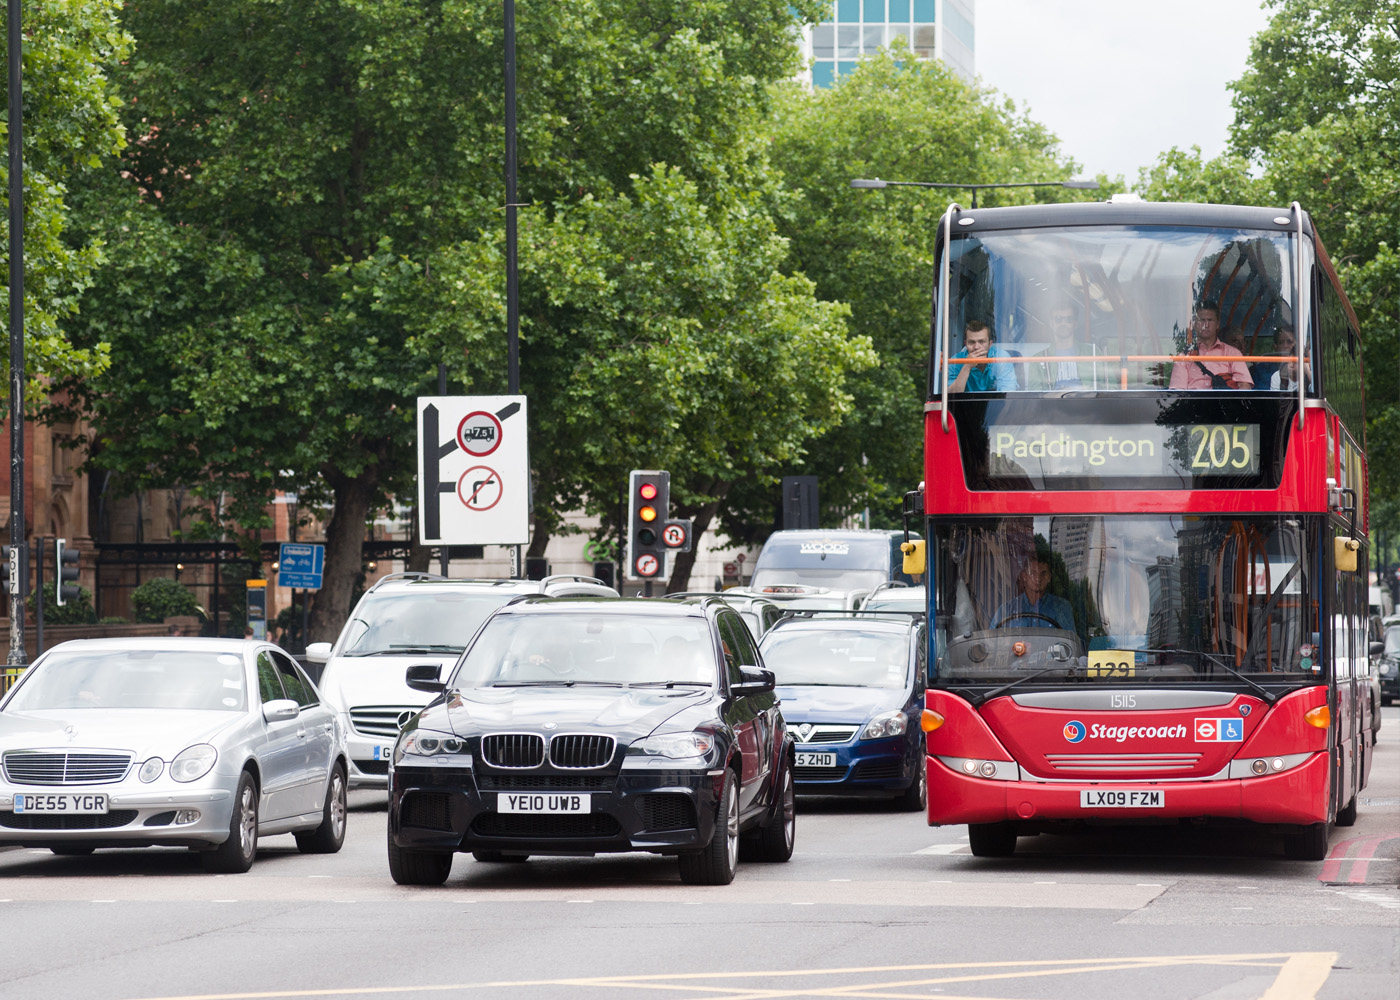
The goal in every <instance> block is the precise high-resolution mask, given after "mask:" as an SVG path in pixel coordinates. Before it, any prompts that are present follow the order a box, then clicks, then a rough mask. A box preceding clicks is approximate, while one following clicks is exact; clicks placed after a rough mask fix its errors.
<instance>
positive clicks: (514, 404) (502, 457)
mask: <svg viewBox="0 0 1400 1000" xmlns="http://www.w3.org/2000/svg"><path fill="white" fill-rule="evenodd" d="M526 413H527V411H526V402H525V397H524V396H420V397H419V399H418V510H419V511H420V512H421V515H422V516H421V517H420V518H419V529H418V531H419V541H420V542H421V543H422V544H423V545H522V544H525V543H527V542H529V541H530V447H529V434H528V432H527V420H526ZM483 460H484V461H483Z"/></svg>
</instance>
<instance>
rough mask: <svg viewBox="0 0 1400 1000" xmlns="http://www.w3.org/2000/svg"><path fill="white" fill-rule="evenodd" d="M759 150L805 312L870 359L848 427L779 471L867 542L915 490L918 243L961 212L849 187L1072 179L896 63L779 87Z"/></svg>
mask: <svg viewBox="0 0 1400 1000" xmlns="http://www.w3.org/2000/svg"><path fill="white" fill-rule="evenodd" d="M771 135H772V137H771V143H772V146H771V153H770V155H771V158H772V161H773V164H774V166H775V167H776V168H777V169H779V170H781V171H782V172H783V174H784V175H785V179H786V186H787V188H788V189H790V190H791V191H794V192H796V194H794V195H791V196H788V195H786V194H784V195H782V196H781V197H780V198H779V199H778V200H777V201H776V202H775V205H774V211H775V213H776V214H778V215H779V217H780V219H781V222H780V226H779V232H780V233H781V234H782V235H784V236H786V237H787V238H788V240H789V242H790V244H791V247H792V257H791V263H790V265H789V266H790V267H791V268H792V270H793V271H795V272H800V273H802V274H805V275H806V276H807V277H808V278H810V279H811V280H812V281H814V282H815V283H816V288H817V294H818V295H819V296H820V297H821V298H823V299H826V300H829V301H839V302H843V303H846V304H847V305H848V306H849V307H850V311H851V317H850V325H851V330H852V332H853V333H855V334H857V335H859V336H861V337H863V338H867V339H868V340H869V341H870V342H871V343H872V344H873V345H874V347H875V350H876V352H877V353H878V355H879V359H880V363H879V365H878V366H877V367H873V368H871V369H869V370H868V371H866V372H865V373H863V374H862V375H860V376H858V377H857V378H855V379H854V380H853V381H852V383H851V388H850V391H851V393H852V395H853V397H854V403H853V411H852V414H851V416H850V417H849V418H848V419H846V420H844V421H843V422H842V424H841V425H840V426H839V427H837V428H835V429H833V430H832V431H831V432H830V433H829V434H827V436H826V437H824V438H823V439H822V440H821V443H820V445H815V444H813V445H812V446H810V447H808V448H807V449H806V454H805V455H804V456H803V457H801V458H800V459H799V460H797V461H794V462H793V463H791V465H790V466H789V467H788V468H786V469H784V470H782V471H783V472H786V473H789V474H803V473H805V474H815V475H817V476H818V477H819V479H820V483H821V501H822V507H823V510H824V512H825V513H824V517H825V518H826V519H827V520H828V523H830V521H832V520H835V519H836V518H839V517H840V516H841V515H843V514H847V513H850V512H852V511H855V510H859V509H861V508H863V507H869V508H870V509H871V512H872V521H873V523H874V525H875V526H895V525H897V524H898V519H899V510H900V505H901V497H902V495H903V494H904V493H905V492H907V491H909V490H912V489H914V488H915V487H916V486H917V485H918V483H919V481H920V480H921V479H922V478H923V469H922V456H923V413H922V408H923V407H922V404H923V402H924V400H925V398H926V396H925V386H926V384H927V382H926V379H927V364H928V341H929V329H930V319H929V312H930V303H931V293H932V289H933V249H934V236H935V233H936V231H937V224H938V219H939V217H940V216H941V215H942V213H943V212H944V210H945V209H946V208H947V206H948V203H949V202H951V201H957V202H959V203H961V204H963V205H967V204H968V203H969V200H970V199H969V192H966V191H956V190H936V189H931V190H915V189H893V188H892V189H886V190H883V191H859V190H853V189H852V188H851V186H850V182H851V180H852V179H853V178H857V177H881V178H885V179H887V180H905V181H935V182H946V183H959V182H965V183H995V182H1009V181H1055V180H1060V179H1068V178H1070V177H1071V176H1073V175H1074V171H1075V164H1074V162H1073V161H1072V160H1070V159H1068V158H1066V157H1064V156H1062V155H1061V153H1060V151H1059V144H1058V140H1057V139H1056V138H1055V136H1054V135H1052V134H1051V133H1050V132H1049V131H1048V130H1046V129H1045V127H1044V126H1042V125H1039V124H1037V123H1036V122H1034V121H1032V120H1031V119H1030V118H1029V117H1028V116H1027V115H1026V114H1024V113H1022V112H1021V111H1019V110H1017V108H1016V107H1015V105H1014V104H1013V103H1011V102H1009V101H1003V100H1002V99H1000V98H999V97H998V96H997V95H996V94H995V93H994V92H991V91H987V90H983V89H981V88H978V87H974V86H970V85H969V84H967V83H965V82H964V81H963V80H962V79H961V78H959V77H958V76H957V75H956V74H954V73H953V72H952V71H951V70H949V69H948V68H947V67H946V66H944V65H943V64H941V63H938V62H929V61H922V60H915V59H911V58H908V56H907V54H906V53H904V52H902V51H900V52H893V53H886V54H882V55H879V56H875V57H866V58H865V59H863V60H861V62H860V64H859V66H858V68H857V69H856V70H855V72H853V73H851V74H850V75H847V76H843V77H842V78H841V79H840V80H839V81H838V83H837V84H836V86H834V87H831V88H829V89H819V90H807V89H805V88H803V87H800V86H798V85H795V84H784V85H781V86H780V87H779V88H778V92H777V97H776V110H775V113H774V115H773V118H772V125H771ZM1103 180H1104V182H1105V184H1106V183H1107V179H1106V178H1104V179H1103ZM1070 197H1071V193H1070V192H1068V191H1064V190H1061V189H1055V188H1045V189H1034V188H1023V189H1014V188H1013V189H1010V190H1006V191H987V192H982V196H981V199H980V201H981V202H982V203H985V204H987V205H996V204H1019V203H1028V202H1033V201H1051V200H1061V199H1068V198H1070ZM1093 197H1103V192H1097V193H1095V194H1094V195H1093ZM745 492H746V497H745V498H744V499H745V500H746V501H747V504H748V510H747V513H746V516H736V518H735V519H734V520H735V521H736V522H741V521H747V525H748V530H749V531H750V532H752V529H753V527H754V526H756V525H765V524H767V523H769V522H770V520H771V517H772V512H773V511H774V510H775V509H776V506H777V504H776V492H775V491H773V490H772V489H771V488H769V486H768V483H753V484H752V486H751V487H750V488H749V489H748V490H746V491H745ZM740 503H741V501H740V500H738V499H736V506H739V505H740ZM734 530H735V533H736V534H742V533H744V532H745V526H744V525H743V524H741V523H735V525H734Z"/></svg>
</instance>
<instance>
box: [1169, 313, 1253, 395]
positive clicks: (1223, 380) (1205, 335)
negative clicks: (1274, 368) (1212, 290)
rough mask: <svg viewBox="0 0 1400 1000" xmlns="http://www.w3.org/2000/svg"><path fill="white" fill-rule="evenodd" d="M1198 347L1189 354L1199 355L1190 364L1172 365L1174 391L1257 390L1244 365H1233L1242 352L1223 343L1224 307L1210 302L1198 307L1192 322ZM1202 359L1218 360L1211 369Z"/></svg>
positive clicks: (1172, 386)
mask: <svg viewBox="0 0 1400 1000" xmlns="http://www.w3.org/2000/svg"><path fill="white" fill-rule="evenodd" d="M1191 332H1192V333H1193V334H1194V335H1195V340H1196V343H1195V346H1193V347H1192V348H1191V350H1190V351H1189V352H1188V353H1190V354H1193V355H1196V356H1197V357H1194V358H1192V359H1191V360H1190V361H1177V362H1175V363H1174V364H1173V365H1172V379H1171V388H1173V389H1253V388H1254V377H1253V376H1252V375H1250V374H1249V367H1248V366H1247V365H1245V363H1244V362H1243V361H1233V360H1230V359H1232V358H1238V357H1239V356H1240V350H1239V348H1236V347H1231V346H1230V345H1229V344H1227V343H1225V342H1224V341H1222V340H1219V339H1218V337H1219V333H1220V307H1219V306H1217V305H1216V304H1215V303H1214V302H1213V301H1210V300H1209V299H1207V300H1206V301H1203V302H1202V303H1201V304H1200V305H1198V306H1197V307H1196V314H1195V316H1194V317H1193V318H1192V321H1191ZM1199 358H1214V359H1216V360H1214V361H1212V362H1211V363H1210V364H1209V365H1208V364H1206V363H1205V362H1204V361H1201V360H1199Z"/></svg>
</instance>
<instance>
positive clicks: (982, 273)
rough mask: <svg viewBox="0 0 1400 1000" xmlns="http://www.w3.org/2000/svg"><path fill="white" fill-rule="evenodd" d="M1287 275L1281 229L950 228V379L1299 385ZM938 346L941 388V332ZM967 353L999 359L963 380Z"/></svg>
mask: <svg viewBox="0 0 1400 1000" xmlns="http://www.w3.org/2000/svg"><path fill="white" fill-rule="evenodd" d="M1293 284H1294V280H1293V253H1292V250H1291V247H1290V244H1289V236H1288V235H1287V234H1286V233H1274V232H1257V231H1252V230H1235V229H1203V228H1185V227H1179V228H1178V227H1170V226H1074V227H1067V228H1062V229H1053V228H1048V227H1047V228H1039V229H1026V230H1020V231H1015V232H1012V231H1002V232H985V233H975V232H974V233H967V234H965V235H963V236H960V237H958V238H955V239H954V240H953V244H952V254H951V256H950V259H949V277H948V287H949V290H950V295H949V300H950V310H951V311H950V312H949V315H948V337H949V352H950V355H951V357H950V359H949V361H950V363H949V365H948V366H947V372H948V381H949V384H950V386H953V385H955V384H956V386H957V387H956V388H953V389H951V390H950V391H955V392H957V391H967V392H973V391H988V390H994V391H1013V390H1021V391H1024V390H1031V391H1048V390H1063V389H1075V390H1079V389H1097V390H1105V389H1145V388H1168V387H1170V388H1174V389H1211V388H1212V387H1213V386H1215V387H1217V388H1218V387H1221V386H1220V385H1218V384H1217V383H1216V381H1215V380H1213V379H1212V378H1211V375H1213V374H1220V375H1223V376H1228V377H1229V378H1230V379H1231V380H1232V381H1234V382H1237V383H1238V384H1237V385H1232V386H1231V387H1232V388H1241V389H1248V388H1251V387H1252V388H1254V389H1257V390H1266V391H1267V390H1270V389H1273V390H1283V391H1287V390H1289V389H1291V390H1292V391H1293V392H1295V393H1296V392H1297V391H1298V390H1297V374H1296V372H1295V371H1294V369H1296V368H1297V353H1298V346H1297V341H1296V339H1295V337H1294V333H1293V329H1292V327H1293V314H1292V299H1293ZM1304 333H1305V334H1306V331H1304ZM989 345H990V346H989ZM1302 346H1303V354H1304V357H1307V356H1308V354H1309V345H1308V344H1307V343H1304V344H1303V345H1302ZM934 350H935V364H934V365H933V366H931V371H930V377H931V381H932V386H931V388H932V391H933V392H934V393H935V394H938V393H941V392H942V372H943V366H942V365H941V364H939V363H938V360H939V359H938V357H937V354H938V353H939V352H941V350H942V342H941V336H940V338H938V339H937V340H936V342H935V345H934ZM969 353H971V354H972V356H974V357H986V358H989V359H991V360H990V361H989V362H987V363H983V364H981V365H978V366H973V368H972V372H971V374H970V375H964V377H963V378H962V379H961V380H959V375H960V374H962V369H963V367H964V366H963V365H961V364H960V363H959V359H961V358H966V357H968V356H969ZM1227 355H1228V356H1230V357H1242V360H1240V361H1238V362H1234V363H1230V364H1226V363H1224V362H1221V361H1210V362H1208V364H1209V366H1210V367H1209V370H1207V369H1206V368H1205V367H1204V366H1202V365H1200V364H1199V363H1198V362H1197V361H1195V360H1193V358H1194V357H1198V356H1209V357H1214V358H1220V357H1224V356H1227ZM1289 357H1292V358H1293V359H1294V360H1293V361H1292V362H1291V363H1290V362H1289V361H1288V358H1289ZM1276 375H1277V376H1279V377H1278V378H1275V377H1274V376H1276Z"/></svg>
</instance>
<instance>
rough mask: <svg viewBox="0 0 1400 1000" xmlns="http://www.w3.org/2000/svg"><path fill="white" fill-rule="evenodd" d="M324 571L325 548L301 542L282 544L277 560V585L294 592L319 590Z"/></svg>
mask: <svg viewBox="0 0 1400 1000" xmlns="http://www.w3.org/2000/svg"><path fill="white" fill-rule="evenodd" d="M325 570H326V547H325V546H324V545H311V544H304V543H302V542H283V543H282V552H281V554H280V556H279V557H278V560H277V585H278V586H279V587H292V588H294V589H296V590H320V589H321V576H322V574H323V573H325Z"/></svg>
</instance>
